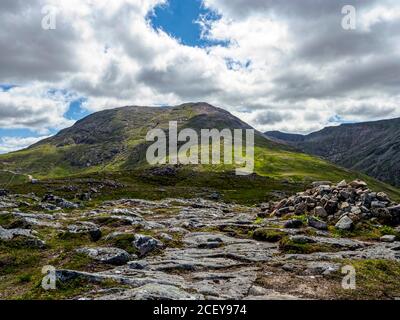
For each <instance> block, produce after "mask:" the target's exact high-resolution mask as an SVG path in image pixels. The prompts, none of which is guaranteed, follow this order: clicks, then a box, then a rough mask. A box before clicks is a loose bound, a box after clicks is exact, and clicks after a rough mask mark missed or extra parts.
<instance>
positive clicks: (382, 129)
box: [265, 118, 400, 186]
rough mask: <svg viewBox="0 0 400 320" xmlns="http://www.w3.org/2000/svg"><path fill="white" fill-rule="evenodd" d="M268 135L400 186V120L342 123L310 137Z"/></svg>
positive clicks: (275, 139) (275, 132)
mask: <svg viewBox="0 0 400 320" xmlns="http://www.w3.org/2000/svg"><path fill="white" fill-rule="evenodd" d="M265 135H266V136H267V137H268V138H270V139H272V140H274V141H278V142H280V143H286V144H288V145H290V146H294V147H296V148H297V149H299V150H301V151H303V152H306V153H309V154H312V155H316V156H320V157H323V158H325V159H327V160H329V161H332V162H334V163H336V164H339V165H341V166H344V167H346V168H349V169H352V170H357V171H361V172H364V173H366V174H368V175H370V176H373V177H375V178H377V179H379V180H381V181H385V182H388V183H390V184H392V185H394V186H400V161H399V157H400V118H395V119H389V120H380V121H370V122H362V123H355V124H342V125H340V126H337V127H327V128H324V129H322V130H321V131H318V132H314V133H311V134H308V135H299V134H289V133H283V132H279V131H269V132H265Z"/></svg>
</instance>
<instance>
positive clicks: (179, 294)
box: [96, 284, 204, 301]
mask: <svg viewBox="0 0 400 320" xmlns="http://www.w3.org/2000/svg"><path fill="white" fill-rule="evenodd" d="M203 298H204V297H203V296H202V295H200V294H193V293H189V292H186V291H184V290H182V289H180V288H178V287H175V286H171V285H160V284H146V285H144V286H142V287H139V288H135V289H129V290H124V291H122V292H120V293H117V294H108V295H104V296H101V297H98V298H96V300H167V301H168V300H200V299H203Z"/></svg>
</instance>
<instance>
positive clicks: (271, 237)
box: [252, 228, 286, 242]
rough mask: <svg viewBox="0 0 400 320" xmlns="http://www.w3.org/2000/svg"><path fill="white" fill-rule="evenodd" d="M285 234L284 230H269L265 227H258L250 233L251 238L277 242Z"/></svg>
mask: <svg viewBox="0 0 400 320" xmlns="http://www.w3.org/2000/svg"><path fill="white" fill-rule="evenodd" d="M285 236H286V233H285V232H281V231H278V230H271V229H267V228H259V229H256V230H254V232H253V233H252V237H253V239H255V240H259V241H266V242H278V241H280V240H281V239H282V238H284V237H285Z"/></svg>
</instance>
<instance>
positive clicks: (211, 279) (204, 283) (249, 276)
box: [189, 268, 259, 300]
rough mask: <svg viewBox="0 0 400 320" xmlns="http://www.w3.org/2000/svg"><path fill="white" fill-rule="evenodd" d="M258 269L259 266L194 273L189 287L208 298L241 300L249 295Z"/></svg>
mask: <svg viewBox="0 0 400 320" xmlns="http://www.w3.org/2000/svg"><path fill="white" fill-rule="evenodd" d="M258 271H259V269H257V268H246V269H241V270H238V271H230V272H201V273H193V274H192V275H191V278H192V281H193V282H192V283H191V284H190V285H189V288H191V289H192V290H195V291H196V292H198V293H200V294H202V295H204V296H205V297H206V299H234V300H240V299H243V298H244V297H246V296H247V295H248V292H249V290H250V288H251V287H252V286H253V283H254V281H255V280H256V278H257V272H258Z"/></svg>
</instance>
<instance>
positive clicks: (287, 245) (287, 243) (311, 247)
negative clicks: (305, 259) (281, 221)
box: [279, 237, 339, 254]
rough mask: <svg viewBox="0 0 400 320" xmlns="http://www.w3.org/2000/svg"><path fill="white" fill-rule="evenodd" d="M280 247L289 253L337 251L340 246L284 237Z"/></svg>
mask: <svg viewBox="0 0 400 320" xmlns="http://www.w3.org/2000/svg"><path fill="white" fill-rule="evenodd" d="M279 248H280V250H281V251H282V252H284V253H289V254H309V253H314V252H335V251H338V250H339V249H338V248H335V247H334V246H333V245H329V244H321V243H297V242H294V241H292V240H290V238H289V237H283V238H282V239H281V240H280V242H279Z"/></svg>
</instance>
